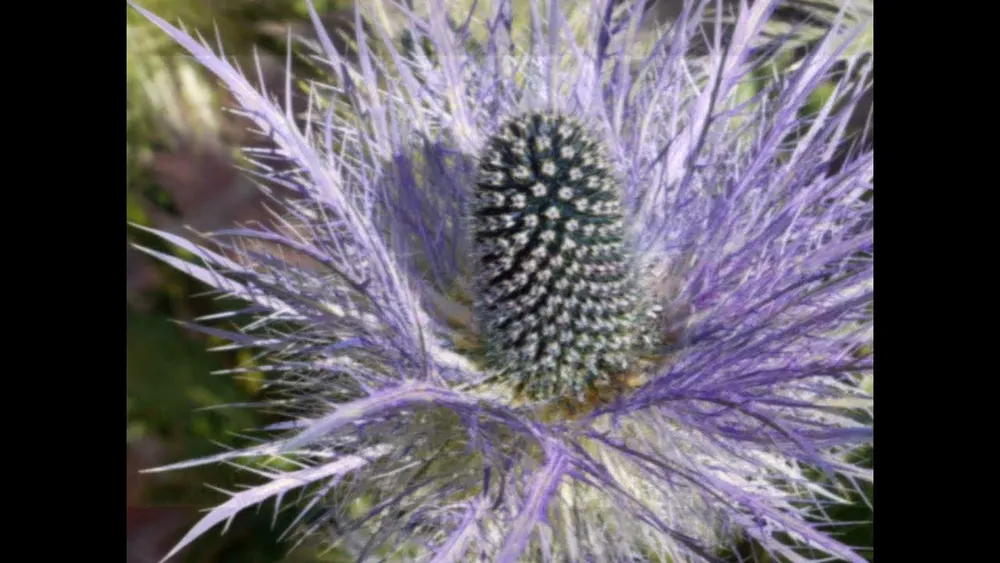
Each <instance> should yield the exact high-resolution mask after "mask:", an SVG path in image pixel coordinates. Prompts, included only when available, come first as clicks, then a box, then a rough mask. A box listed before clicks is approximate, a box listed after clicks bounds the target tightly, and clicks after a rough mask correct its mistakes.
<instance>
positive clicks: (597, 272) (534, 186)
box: [472, 113, 637, 400]
mask: <svg viewBox="0 0 1000 563" xmlns="http://www.w3.org/2000/svg"><path fill="white" fill-rule="evenodd" d="M472 219H473V220H472V224H473V233H472V236H473V246H474V248H475V255H476V274H477V275H476V282H477V311H478V316H479V322H480V326H481V330H482V334H483V335H484V339H485V344H486V354H487V361H488V363H489V364H490V368H492V369H493V370H494V371H496V372H498V373H500V374H501V375H503V376H505V377H508V378H510V379H511V380H512V382H513V383H514V385H515V388H516V389H517V390H518V392H521V393H523V394H524V395H525V396H526V397H528V398H530V399H532V400H547V399H550V398H553V397H557V396H563V395H571V396H580V395H581V394H583V393H584V392H586V391H587V390H590V389H593V387H594V386H595V385H597V384H607V383H608V382H609V381H610V380H611V378H612V377H613V376H615V375H616V374H622V373H624V372H626V371H627V370H628V369H629V364H630V362H629V359H630V356H631V354H630V351H631V349H632V348H633V343H634V342H635V341H636V338H635V336H636V327H637V323H636V320H635V309H636V307H635V305H636V292H635V284H634V283H633V278H632V260H631V253H630V252H629V248H630V247H629V245H628V244H627V243H626V240H625V236H626V235H625V225H624V216H623V209H622V203H621V190H620V187H619V185H618V183H617V182H616V180H615V178H614V176H613V173H612V171H611V169H610V165H609V163H608V161H607V159H606V157H605V154H604V150H603V147H602V146H601V144H600V142H599V141H598V140H597V139H596V138H595V136H594V135H592V134H590V133H589V132H588V131H587V130H586V129H585V128H584V127H583V126H582V125H581V124H580V123H579V122H577V121H575V120H574V119H571V118H569V117H566V116H562V115H549V114H541V113H530V114H527V115H524V116H520V117H517V118H514V119H512V120H510V121H508V122H506V123H504V125H503V126H502V127H501V128H500V129H499V131H498V132H497V133H496V134H495V135H494V136H492V137H491V138H490V139H489V140H488V141H487V142H486V144H485V148H484V150H483V152H482V154H481V155H480V174H479V180H478V184H477V189H476V192H475V197H474V198H473V209H472Z"/></svg>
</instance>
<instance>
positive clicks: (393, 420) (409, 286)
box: [144, 0, 873, 562]
mask: <svg viewBox="0 0 1000 563" xmlns="http://www.w3.org/2000/svg"><path fill="white" fill-rule="evenodd" d="M526 4H527V6H522V8H524V11H512V7H511V5H510V3H507V2H495V3H492V5H490V6H485V7H484V5H483V3H479V4H477V5H476V6H477V7H476V8H475V9H474V12H473V13H467V14H456V11H455V10H449V6H446V5H444V4H443V3H442V2H430V6H422V7H421V6H416V7H415V6H413V5H412V4H411V3H408V4H407V6H408V7H403V6H388V5H386V4H384V3H382V2H376V3H374V7H362V8H359V9H358V10H359V11H358V13H357V16H356V26H355V27H356V28H357V30H358V31H357V33H356V35H355V37H354V40H353V45H351V46H349V49H348V50H349V51H350V54H349V56H348V55H345V54H342V53H340V52H338V51H337V50H336V49H335V48H334V44H333V41H332V40H331V39H330V37H328V36H327V35H326V34H325V33H324V32H323V31H322V30H319V41H318V42H317V45H316V46H315V48H316V59H315V60H316V61H317V62H318V63H319V67H320V68H321V69H325V70H327V71H328V72H329V74H330V79H329V82H330V83H319V82H306V83H301V84H300V86H302V87H303V89H304V90H305V92H306V93H307V98H306V102H307V103H306V104H305V107H306V109H305V112H304V115H298V116H297V115H296V114H295V112H294V111H293V108H292V100H293V96H292V88H293V86H292V84H293V83H292V81H291V80H289V82H288V92H286V93H285V94H284V95H283V96H282V97H281V98H277V99H276V98H271V97H269V96H267V95H266V94H265V93H263V92H260V91H258V90H257V89H255V88H254V86H253V85H252V83H251V81H250V80H249V79H247V78H245V77H244V76H243V75H242V74H241V72H240V71H238V70H237V68H235V67H234V66H233V65H231V64H230V63H228V62H227V61H226V60H225V59H224V58H223V57H222V56H220V55H216V54H214V53H213V52H212V50H211V49H209V48H208V46H206V45H205V44H203V43H199V42H198V41H196V40H194V39H192V38H191V37H190V36H188V35H187V34H185V33H184V32H182V31H180V30H178V29H176V28H174V27H172V26H171V25H169V24H168V23H166V22H164V21H162V20H160V19H158V18H156V17H155V16H153V15H151V14H148V13H145V12H144V13H145V14H146V15H147V16H148V17H149V18H150V19H151V20H152V21H153V22H155V23H156V24H157V25H158V26H160V27H161V28H162V29H164V30H165V31H166V32H167V33H169V34H170V35H171V36H172V37H173V38H174V39H175V40H177V41H178V42H179V43H180V44H181V45H183V46H184V47H185V48H186V49H188V50H189V51H190V52H191V53H192V54H193V55H194V56H195V57H196V58H197V59H198V60H200V61H201V62H202V63H203V64H204V65H205V66H206V67H207V68H209V69H210V70H211V71H212V72H214V73H215V74H216V75H217V76H218V77H219V78H220V79H221V80H222V81H223V82H224V83H225V85H226V86H228V88H229V89H230V91H231V92H232V94H233V96H234V97H235V99H236V101H237V103H238V104H239V105H240V106H241V108H240V109H241V110H242V112H243V114H244V115H246V116H247V117H248V118H249V120H250V121H252V123H253V124H254V125H255V127H256V128H257V129H258V130H259V131H260V132H261V133H262V134H264V135H266V136H267V137H268V139H270V140H271V141H272V142H273V145H274V146H275V147H276V148H273V149H268V150H265V151H248V156H249V158H250V160H251V162H253V163H254V164H255V167H254V168H252V169H251V172H252V173H254V174H256V175H257V176H258V177H259V178H260V179H261V183H262V185H264V186H266V187H267V189H268V190H269V191H268V193H273V194H277V192H278V191H282V192H284V193H285V196H286V197H285V198H283V199H278V198H276V205H277V206H280V207H279V209H280V212H278V213H276V221H275V225H274V226H273V227H265V226H248V227H244V228H237V229H232V230H228V231H224V232H217V233H212V234H211V235H210V236H209V237H208V238H207V239H206V242H205V243H203V244H198V243H195V242H190V241H188V240H186V239H183V238H181V237H178V236H175V235H172V234H169V233H164V232H159V233H158V234H159V235H160V236H162V237H163V238H164V239H166V240H167V241H169V242H172V243H174V244H176V245H178V246H179V247H181V248H183V249H184V250H186V251H187V252H189V253H190V254H192V255H194V256H195V257H196V258H197V259H198V260H200V262H197V263H196V262H192V261H184V260H181V259H178V258H175V257H172V256H168V255H163V254H159V253H156V252H154V251H148V252H150V253H151V254H154V255H156V256H158V257H159V258H161V259H163V260H164V261H166V262H168V263H169V264H172V265H174V266H176V267H177V268H179V269H181V270H183V271H185V272H187V273H189V274H191V275H193V276H195V277H197V278H198V279H200V280H202V281H204V282H205V283H206V284H209V285H211V286H213V287H214V288H216V289H217V290H218V291H219V292H220V293H221V294H223V295H225V296H230V297H236V298H239V299H242V300H244V301H245V302H247V303H248V306H247V307H246V308H245V309H240V310H237V311H233V312H232V314H231V316H230V318H231V319H233V320H236V319H243V318H245V317H246V316H248V315H249V316H251V317H253V320H252V321H251V322H248V323H245V324H243V326H241V327H240V328H239V329H234V330H230V329H228V328H226V327H222V328H220V327H218V326H201V325H198V326H197V328H198V329H199V330H203V331H206V332H209V333H210V334H212V335H215V336H219V337H223V338H226V339H228V340H230V341H231V342H232V346H234V347H246V348H252V349H254V350H256V351H257V352H258V353H259V358H260V361H261V362H262V363H263V364H264V366H265V367H264V369H266V370H267V372H268V373H269V374H271V375H272V376H273V378H272V383H271V386H272V388H273V389H275V390H277V391H278V392H279V395H277V397H278V398H277V399H276V401H275V403H274V404H273V405H272V406H271V408H277V409H281V410H282V411H283V412H284V413H286V414H287V415H288V416H289V421H288V422H287V423H285V424H279V425H277V426H273V427H269V428H267V429H266V430H267V431H268V432H270V434H266V437H265V438H264V439H263V442H262V443H260V444H257V445H253V446H250V447H248V448H245V449H241V450H237V451H231V452H226V453H222V454H219V455H216V456H212V457H209V458H205V459H199V460H195V461H190V462H185V463H180V464H177V465H173V466H170V467H168V468H162V469H170V468H179V467H190V466H192V465H197V464H204V463H213V462H220V461H232V460H237V459H242V460H250V465H249V467H251V468H252V469H253V470H254V471H255V472H256V473H258V474H259V475H261V476H262V477H264V479H265V482H264V483H263V484H259V485H256V486H254V487H252V488H249V489H245V490H241V491H239V492H233V493H230V494H231V498H229V500H227V501H226V502H224V503H222V504H220V505H219V506H217V507H215V508H214V509H213V510H211V511H210V512H209V513H208V514H207V515H206V516H205V517H204V518H203V519H202V520H201V521H200V522H199V523H198V524H197V525H196V526H195V527H194V529H192V530H191V531H190V532H189V533H188V534H187V536H185V537H184V538H183V539H182V541H181V542H180V544H179V545H178V547H177V548H176V549H175V551H174V553H175V552H176V550H178V549H181V548H182V547H183V546H185V545H186V544H188V543H189V542H191V541H192V540H193V539H194V538H196V537H198V536H200V535H201V534H203V533H204V532H205V531H206V530H208V529H209V528H211V527H212V526H214V525H215V524H217V523H219V522H223V521H227V522H228V521H229V520H230V519H231V518H232V517H233V516H234V515H235V514H236V513H237V512H238V511H240V510H242V509H243V508H246V507H248V506H252V505H255V504H258V503H261V502H264V501H265V500H267V499H269V498H271V497H274V498H275V499H276V503H277V504H280V502H281V501H282V500H284V499H285V498H286V496H288V493H289V492H291V491H293V490H295V491H297V494H296V496H297V497H298V498H299V499H300V504H299V510H300V512H299V517H298V518H297V520H296V522H295V524H294V525H293V527H292V528H291V529H292V530H293V531H294V532H295V533H298V534H301V537H302V538H304V539H319V540H323V541H328V542H329V543H331V544H333V545H334V546H336V547H337V548H339V549H341V550H343V551H344V552H346V553H349V554H350V555H351V556H353V557H354V558H356V559H357V560H359V561H362V560H364V561H367V560H369V559H372V560H374V558H377V559H378V560H383V559H390V560H400V561H480V560H489V561H500V562H512V561H517V560H529V561H550V560H557V561H594V562H598V561H678V562H680V561H714V560H719V558H720V557H721V556H720V555H719V554H720V552H721V550H722V549H724V548H727V547H730V546H732V545H733V544H734V543H736V542H738V541H742V540H745V539H752V540H754V541H755V542H757V543H758V544H759V545H760V546H762V547H763V548H765V549H766V550H768V551H769V552H771V553H773V554H777V555H781V556H783V557H785V558H787V559H790V560H798V561H801V560H805V559H807V558H809V557H813V556H816V555H817V554H819V555H820V556H822V557H829V556H833V557H835V558H840V559H843V560H848V561H855V562H857V561H863V559H861V557H860V556H859V555H857V554H856V553H855V552H854V551H853V550H852V549H851V547H850V546H846V545H843V544H842V543H840V542H839V541H837V540H836V539H835V537H834V535H831V523H830V522H828V521H826V517H825V511H824V508H825V506H826V505H827V504H829V503H834V502H842V501H843V496H844V494H845V492H849V491H848V489H850V488H851V487H856V486H857V483H858V482H859V481H860V480H867V479H871V475H870V473H869V472H867V471H865V470H863V469H861V468H859V467H856V466H855V465H853V464H852V463H851V462H850V461H849V459H850V458H848V456H847V454H848V453H850V452H852V450H854V449H856V448H857V447H858V445H859V444H863V443H865V442H866V441H868V440H869V439H870V437H871V425H870V421H871V418H870V417H866V416H858V412H856V409H854V410H852V409H853V408H854V407H857V406H858V405H859V404H861V405H866V404H870V403H866V399H868V397H867V396H866V395H864V394H863V393H862V392H861V391H860V390H859V386H858V385H857V381H858V379H859V378H860V377H862V376H867V375H868V374H869V373H870V372H871V369H872V355H871V353H870V349H871V338H872V318H871V300H872V205H873V204H872V202H871V201H872V200H871V197H870V195H871V190H872V168H873V153H872V152H871V149H868V148H865V147H866V146H869V145H867V144H865V143H863V142H860V141H863V139H858V138H854V139H852V138H850V137H849V131H850V130H849V129H848V122H849V119H850V118H851V117H852V113H853V112H854V109H855V106H856V103H857V100H858V99H859V98H860V97H861V96H862V95H863V94H865V92H866V91H867V89H869V88H870V86H871V85H870V80H869V78H868V77H869V75H870V72H871V64H872V62H871V61H872V59H871V57H870V56H864V57H862V56H860V55H854V54H849V53H848V51H847V50H846V49H847V47H848V45H849V44H850V42H851V40H852V38H853V37H854V36H855V31H854V30H855V29H858V28H855V27H854V26H849V25H846V24H845V23H844V22H849V21H851V20H850V18H846V17H845V18H838V19H835V20H834V21H833V23H832V25H831V28H830V30H829V32H828V33H827V34H826V35H825V36H824V37H823V38H822V39H821V40H819V41H818V42H816V43H815V44H814V45H813V47H812V49H811V51H810V52H809V53H808V54H807V55H806V56H805V57H804V58H802V59H800V60H798V62H796V63H794V65H793V66H792V68H790V69H788V70H787V71H786V72H781V73H778V77H777V79H776V80H773V81H770V82H767V83H766V85H765V87H764V88H763V90H761V91H760V92H759V93H757V94H752V93H751V94H748V93H747V90H746V88H745V87H744V86H745V85H746V84H747V83H748V82H753V80H752V78H753V76H752V75H751V73H752V72H753V71H754V70H755V69H760V68H764V67H763V65H765V63H768V61H770V60H771V59H772V58H773V54H774V53H775V52H778V51H776V47H779V46H780V38H779V41H778V42H777V43H776V42H775V41H774V40H773V37H770V36H769V35H767V34H765V33H764V32H763V26H764V25H765V23H766V22H767V21H768V19H769V17H770V16H771V15H772V13H773V12H774V11H775V9H776V4H777V3H776V2H768V1H764V0H760V1H757V2H754V3H753V5H751V6H747V5H746V4H741V5H740V6H738V9H737V10H736V11H735V12H734V13H735V15H734V16H733V17H731V18H729V19H724V18H723V17H722V12H721V11H720V10H716V11H715V14H717V16H716V15H713V16H711V17H709V16H707V15H706V14H708V13H709V12H708V11H707V8H708V7H709V6H707V3H705V2H702V3H697V4H687V5H686V6H685V9H684V11H683V13H682V14H681V15H680V16H679V18H677V20H676V21H675V22H674V23H673V24H672V25H669V26H667V27H665V28H662V29H658V30H657V32H656V33H654V34H653V35H652V38H651V39H650V40H640V38H641V37H646V38H647V39H649V37H650V36H649V34H648V33H646V34H643V33H640V32H639V30H640V27H641V26H640V25H639V24H640V20H641V18H642V17H643V10H642V9H641V6H639V5H635V4H633V3H625V4H621V3H615V4H614V5H612V4H608V3H605V2H594V3H592V4H588V3H582V4H579V5H574V6H567V5H562V4H560V3H558V2H554V1H553V2H548V3H543V2H534V1H532V2H527V3H526ZM366 5H367V4H366ZM364 10H371V13H370V14H367V17H365V14H363V13H362V11H364ZM526 13H530V21H529V22H528V25H527V26H526V28H525V30H524V31H523V32H522V31H521V30H519V28H518V27H517V26H514V25H512V14H514V15H518V14H526ZM313 17H314V19H315V20H317V21H318V18H317V17H316V14H315V13H313ZM401 29H405V30H406V31H407V34H406V37H405V38H404V39H405V41H404V40H400V39H399V37H400V34H399V33H398V31H399V30H401ZM706 29H707V30H709V31H712V33H710V34H706V33H704V32H705V31H706ZM519 34H521V35H524V37H521V35H519ZM705 37H709V39H707V40H706V39H705ZM869 55H870V54H869ZM768 68H770V67H768ZM770 70H772V71H773V68H771V69H770ZM823 83H826V84H827V85H828V86H829V90H830V91H831V92H832V93H831V94H830V95H829V97H828V98H827V99H826V101H825V102H824V103H822V104H821V105H820V106H819V109H818V110H817V111H813V112H807V111H805V107H806V104H807V102H808V100H809V96H810V93H811V92H813V91H814V90H816V89H817V88H818V87H819V86H820V85H821V84H823ZM277 100H280V101H277ZM862 134H867V129H866V130H865V131H862ZM275 161H277V164H275ZM564 188H565V191H564ZM522 196H523V197H522ZM576 205H579V206H580V207H579V208H578V207H576ZM532 217H534V219H532ZM587 225H591V226H592V227H593V230H592V232H590V230H589V229H588V231H584V228H585V227H586V226H587ZM546 233H551V234H546ZM522 234H523V236H522ZM525 237H527V238H525ZM550 239H551V240H550ZM567 241H570V244H567ZM505 245H507V246H509V248H507V247H506V246H505ZM210 246H211V247H213V248H209V247H210ZM536 253H537V255H536ZM507 258H509V260H506V259H507ZM508 267H509V268H508ZM505 269H506V270H505ZM505 276H506V277H505ZM516 276H521V277H516ZM532 291H534V293H532ZM524 295H528V296H529V298H528V299H527V300H524V301H518V299H520V298H521V297H522V296H524ZM532 298H538V299H537V301H530V299H532ZM543 298H544V299H543ZM567 315H568V316H569V318H567ZM226 318H227V315H217V316H215V317H213V318H212V319H210V320H212V321H214V322H213V324H216V325H217V323H218V321H219V320H224V319H226ZM203 322H204V320H203ZM532 343H536V344H537V347H534V346H532ZM543 344H544V348H542V345H543ZM526 347H527V348H526ZM525 350H527V353H525ZM518 352H521V355H518ZM587 358H589V360H588V359H587ZM255 369H257V368H255ZM868 414H870V413H868ZM274 432H277V433H278V434H277V435H275V434H274ZM276 460H280V461H281V462H282V463H281V464H277V465H276V464H275V463H274V462H275V461H276ZM245 463H246V462H245ZM298 493H301V494H298ZM824 554H825V555H824ZM171 555H172V554H171Z"/></svg>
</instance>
